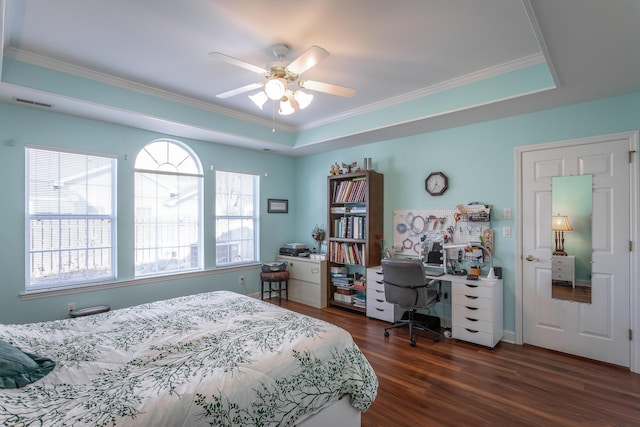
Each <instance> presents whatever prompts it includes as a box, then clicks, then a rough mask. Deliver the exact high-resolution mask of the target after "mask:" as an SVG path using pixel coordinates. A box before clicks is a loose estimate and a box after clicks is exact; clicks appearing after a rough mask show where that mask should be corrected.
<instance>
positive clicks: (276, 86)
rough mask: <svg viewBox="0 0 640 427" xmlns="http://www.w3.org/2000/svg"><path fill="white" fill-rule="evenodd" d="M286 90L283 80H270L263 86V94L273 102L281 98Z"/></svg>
mask: <svg viewBox="0 0 640 427" xmlns="http://www.w3.org/2000/svg"><path fill="white" fill-rule="evenodd" d="M286 90H287V83H286V81H285V80H284V79H271V80H269V81H267V83H266V84H265V85H264V92H265V93H266V94H267V96H268V97H269V99H271V100H273V101H277V100H279V99H280V98H282V97H283V96H284V92H285V91H286Z"/></svg>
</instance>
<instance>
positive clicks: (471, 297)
mask: <svg viewBox="0 0 640 427" xmlns="http://www.w3.org/2000/svg"><path fill="white" fill-rule="evenodd" d="M465 297H467V298H469V299H478V297H474V296H473V295H465Z"/></svg>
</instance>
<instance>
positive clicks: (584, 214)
mask: <svg viewBox="0 0 640 427" xmlns="http://www.w3.org/2000/svg"><path fill="white" fill-rule="evenodd" d="M592 181H593V177H592V176H591V175H578V176H556V177H553V178H552V179H551V207H552V216H551V232H552V234H553V236H552V240H551V242H552V245H553V248H552V249H553V251H552V252H553V253H552V255H551V297H552V298H555V299H562V300H569V301H576V302H583V303H588V304H590V303H591V254H592V239H591V219H592V211H593V194H592Z"/></svg>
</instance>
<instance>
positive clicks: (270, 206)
mask: <svg viewBox="0 0 640 427" xmlns="http://www.w3.org/2000/svg"><path fill="white" fill-rule="evenodd" d="M267 212H269V213H288V212H289V200H287V199H268V200H267Z"/></svg>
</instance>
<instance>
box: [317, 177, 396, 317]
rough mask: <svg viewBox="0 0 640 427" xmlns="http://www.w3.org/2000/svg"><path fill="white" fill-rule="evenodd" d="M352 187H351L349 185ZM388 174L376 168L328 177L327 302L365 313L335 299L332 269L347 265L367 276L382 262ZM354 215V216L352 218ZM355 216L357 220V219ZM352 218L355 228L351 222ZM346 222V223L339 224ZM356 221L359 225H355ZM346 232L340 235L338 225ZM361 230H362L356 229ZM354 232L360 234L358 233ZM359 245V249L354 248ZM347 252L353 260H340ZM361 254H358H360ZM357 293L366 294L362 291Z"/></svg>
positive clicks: (364, 309)
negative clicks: (377, 170) (337, 254)
mask: <svg viewBox="0 0 640 427" xmlns="http://www.w3.org/2000/svg"><path fill="white" fill-rule="evenodd" d="M349 186H351V188H350V189H349V188H347V187H349ZM383 186H384V175H383V174H381V173H378V172H375V171H361V172H354V173H349V174H341V175H332V176H329V177H328V178H327V199H328V200H327V261H328V262H327V268H328V269H329V271H328V272H327V277H328V278H329V282H330V283H329V286H327V292H328V295H327V301H328V304H329V305H332V306H335V307H340V308H347V309H350V310H354V311H358V312H362V313H364V312H365V311H366V308H365V307H357V306H354V305H353V304H349V303H347V302H342V301H338V300H336V299H334V292H335V290H336V288H335V286H333V284H332V283H331V268H332V267H346V268H347V269H348V272H349V274H353V273H355V272H358V273H360V274H362V275H363V276H365V275H366V274H365V273H366V268H368V267H375V266H377V265H380V260H381V255H382V248H381V244H382V239H383V237H382V232H383V227H382V221H383V211H382V210H383V206H384V197H383V193H384V191H383ZM350 218H351V219H350ZM354 218H355V219H354ZM349 221H352V223H351V224H352V227H351V228H349V226H348V225H347V224H348V223H349ZM340 222H342V225H340V224H339V223H340ZM353 224H357V226H356V225H353ZM345 227H346V231H345V232H343V234H341V235H339V234H338V230H337V229H338V228H340V229H344V228H345ZM356 228H357V230H359V231H355V230H356ZM354 233H359V234H355V237H354ZM354 248H355V249H354ZM338 251H340V253H341V254H344V252H345V251H346V252H347V253H348V254H350V255H351V257H350V258H349V259H344V258H342V259H336V253H337V252H338ZM356 253H357V255H356ZM356 293H359V294H364V291H362V290H359V291H357V292H356Z"/></svg>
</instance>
